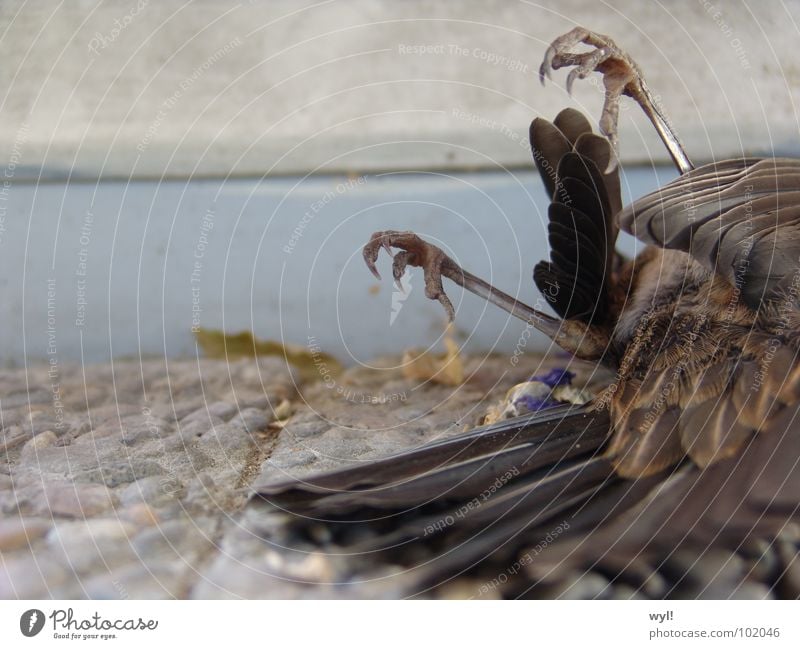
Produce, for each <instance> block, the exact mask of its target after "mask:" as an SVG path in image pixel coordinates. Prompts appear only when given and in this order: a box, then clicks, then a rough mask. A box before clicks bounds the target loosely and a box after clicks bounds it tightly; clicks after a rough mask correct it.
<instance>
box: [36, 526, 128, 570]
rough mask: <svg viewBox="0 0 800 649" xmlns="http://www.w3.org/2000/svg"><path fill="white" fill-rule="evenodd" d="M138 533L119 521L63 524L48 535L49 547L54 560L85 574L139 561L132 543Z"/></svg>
mask: <svg viewBox="0 0 800 649" xmlns="http://www.w3.org/2000/svg"><path fill="white" fill-rule="evenodd" d="M137 532H138V526H137V525H135V524H134V523H132V522H128V521H121V520H119V519H117V518H96V519H91V520H85V521H61V522H59V523H57V524H56V525H55V527H53V529H52V530H51V531H50V532H49V533H48V534H47V545H48V547H49V551H50V554H51V556H54V557H56V558H57V559H58V560H59V561H61V562H62V563H63V564H64V565H66V566H69V567H71V569H72V570H74V571H75V572H78V573H85V572H87V571H89V570H92V569H101V567H102V566H108V565H119V564H121V563H127V562H129V561H133V560H135V559H136V554H135V553H134V551H133V549H132V547H131V539H132V538H133V537H134V536H135V535H136V533H137Z"/></svg>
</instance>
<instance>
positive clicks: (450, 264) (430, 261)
mask: <svg viewBox="0 0 800 649" xmlns="http://www.w3.org/2000/svg"><path fill="white" fill-rule="evenodd" d="M381 248H383V249H384V250H386V251H387V252H388V253H389V255H392V248H399V249H400V250H399V252H397V253H396V254H394V255H393V257H394V261H393V263H392V274H393V275H394V279H395V281H396V282H398V283H399V282H400V278H401V277H402V276H403V273H404V272H405V270H406V267H407V266H418V267H420V268H422V270H423V273H424V277H425V296H426V297H428V298H429V299H431V300H438V301H439V302H440V303H441V305H442V306H443V307H444V310H445V311H446V312H447V317H448V319H449V320H450V321H452V320H453V319H454V317H455V309H454V308H453V304H452V302H450V298H448V297H447V294H446V293H445V292H444V288H443V286H442V277H447V278H448V279H449V280H451V281H453V282H455V283H456V284H458V285H459V286H461V287H462V288H464V289H466V290H467V291H470V292H471V293H474V294H475V295H478V296H479V297H482V298H483V299H485V300H487V301H488V302H491V303H492V304H494V305H495V306H498V307H500V308H501V309H503V310H505V311H507V312H508V313H510V314H511V315H513V316H515V317H517V318H519V319H520V320H523V321H525V322H527V323H529V324H530V325H531V326H532V327H534V328H536V329H538V330H539V331H541V332H542V333H544V334H545V335H547V336H548V337H549V338H550V339H551V340H553V341H554V342H555V343H556V344H558V345H559V346H560V347H562V348H563V349H565V350H566V351H569V352H572V353H573V354H575V355H576V356H578V357H579V358H584V359H596V358H599V357H600V356H602V354H603V353H604V351H605V348H606V345H607V343H608V339H607V336H604V335H603V334H601V333H599V332H597V331H595V330H594V329H593V328H591V327H589V326H587V325H585V324H583V323H580V322H577V321H572V320H559V319H557V318H553V317H551V316H549V315H547V314H546V313H542V312H541V311H537V310H536V309H534V308H533V307H530V306H528V305H527V304H525V303H524V302H520V301H519V300H516V299H515V298H513V297H511V296H510V295H508V294H507V293H504V292H503V291H500V290H498V289H496V288H495V287H494V286H492V285H491V284H489V283H488V282H485V281H483V280H482V279H481V278H480V277H476V276H475V275H473V274H472V273H468V272H467V271H465V270H464V269H463V268H461V266H459V265H458V264H457V263H456V262H454V261H453V260H452V259H451V258H450V257H448V256H447V255H446V254H445V252H444V251H443V250H442V249H441V248H438V247H436V246H434V245H433V244H430V243H428V242H427V241H423V240H422V239H420V238H419V237H418V236H417V235H416V234H414V233H413V232H398V231H396V230H386V231H383V232H376V233H374V234H373V235H372V236H371V237H370V240H369V242H367V245H365V246H364V250H363V254H364V261H365V262H366V263H367V267H368V268H369V269H370V271H372V274H373V275H375V277H377V278H378V279H380V278H381V276H380V273H378V269H377V268H376V267H375V262H376V261H377V259H378V254H379V253H380V251H381Z"/></svg>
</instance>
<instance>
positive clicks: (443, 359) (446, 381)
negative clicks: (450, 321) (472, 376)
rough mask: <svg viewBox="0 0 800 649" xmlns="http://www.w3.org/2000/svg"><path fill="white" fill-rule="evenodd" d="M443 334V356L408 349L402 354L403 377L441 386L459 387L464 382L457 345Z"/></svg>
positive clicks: (449, 336)
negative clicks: (431, 382) (444, 349)
mask: <svg viewBox="0 0 800 649" xmlns="http://www.w3.org/2000/svg"><path fill="white" fill-rule="evenodd" d="M450 333H451V330H450V328H449V327H448V329H447V332H446V333H445V339H444V346H445V348H446V349H447V351H446V352H445V353H444V354H434V353H431V352H429V351H419V350H416V349H410V350H408V351H406V352H405V353H404V354H403V376H405V377H406V378H407V379H414V380H417V381H433V382H434V383H441V384H442V385H461V384H462V383H463V382H464V362H463V360H462V359H461V354H460V353H459V349H458V343H456V341H455V340H453V338H452V336H451V335H450Z"/></svg>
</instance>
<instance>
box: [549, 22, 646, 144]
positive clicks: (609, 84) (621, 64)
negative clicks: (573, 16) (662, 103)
mask: <svg viewBox="0 0 800 649" xmlns="http://www.w3.org/2000/svg"><path fill="white" fill-rule="evenodd" d="M581 43H583V44H586V45H590V46H592V47H593V48H594V49H593V50H590V51H588V52H573V51H571V50H572V48H574V47H575V46H576V45H578V44H581ZM565 67H572V68H573V69H572V70H570V73H569V75H568V76H567V92H569V93H570V94H571V93H572V86H573V84H574V83H575V79H585V78H586V77H588V76H589V75H590V74H591V73H592V72H600V73H601V74H602V75H603V83H604V85H605V89H606V99H605V104H604V105H603V113H602V116H601V118H600V130H601V131H602V132H603V134H604V135H605V136H606V137H607V138H608V139H609V140H610V141H611V143H612V145H613V146H614V149H615V150H616V148H617V125H618V122H619V99H620V96H621V95H623V94H625V95H628V96H630V97H633V98H634V99H636V101H638V102H639V103H642V100H645V99H646V98H645V97H644V92H643V87H642V83H643V78H642V74H641V72H640V71H639V66H638V65H636V62H635V61H634V60H633V59H631V57H630V56H629V55H628V54H627V53H626V52H625V51H623V50H622V49H620V48H619V46H617V44H616V43H615V42H614V41H613V40H611V38H609V37H608V36H604V35H603V34H597V33H596V32H592V31H589V30H588V29H584V28H583V27H576V28H575V29H573V30H572V31H570V32H568V33H566V34H564V35H563V36H559V37H558V38H557V39H555V40H554V41H553V42H552V43H551V44H550V47H548V48H547V52H545V55H544V60H543V61H542V65H541V67H540V68H539V78H540V79H541V80H542V83H544V80H545V78H548V79H549V78H550V73H551V71H552V70H558V69H560V68H565Z"/></svg>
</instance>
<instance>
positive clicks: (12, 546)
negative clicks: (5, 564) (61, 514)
mask: <svg viewBox="0 0 800 649" xmlns="http://www.w3.org/2000/svg"><path fill="white" fill-rule="evenodd" d="M52 526H53V524H52V522H51V521H48V520H45V519H42V518H18V517H13V518H5V519H2V520H0V552H8V551H10V550H19V549H20V548H26V547H28V546H29V545H30V544H31V543H32V542H33V541H35V540H37V539H39V538H41V537H42V536H44V535H45V534H46V533H47V531H48V530H49V529H50V528H51V527H52Z"/></svg>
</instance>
